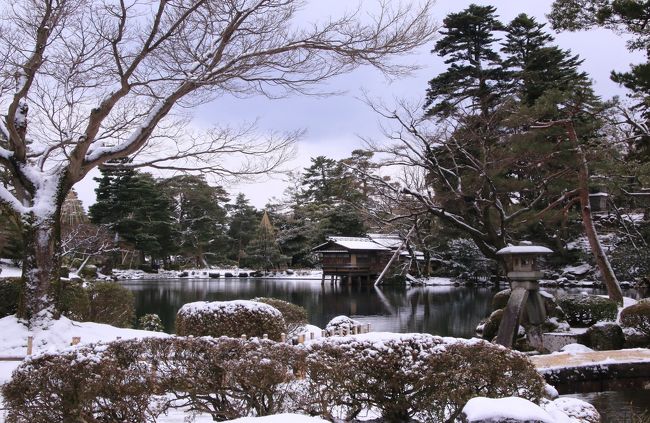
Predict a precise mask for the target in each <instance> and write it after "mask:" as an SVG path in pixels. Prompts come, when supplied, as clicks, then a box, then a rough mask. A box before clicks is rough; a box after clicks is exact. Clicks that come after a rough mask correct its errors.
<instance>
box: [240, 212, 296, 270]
mask: <svg viewBox="0 0 650 423" xmlns="http://www.w3.org/2000/svg"><path fill="white" fill-rule="evenodd" d="M246 253H247V254H246V260H245V262H244V265H245V266H250V267H253V268H256V269H264V270H266V271H270V270H271V269H277V268H278V267H280V266H281V265H282V264H283V263H286V262H287V257H285V256H283V255H282V253H281V252H280V248H279V247H278V243H277V239H276V235H275V229H274V228H273V225H272V224H271V219H270V218H269V215H268V213H267V212H266V210H265V211H264V213H263V214H262V219H261V220H260V223H259V226H258V228H257V233H256V235H255V238H254V239H253V240H252V241H251V243H250V244H249V245H248V247H247V249H246Z"/></svg>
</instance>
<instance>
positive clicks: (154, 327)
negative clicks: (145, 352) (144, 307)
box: [138, 313, 165, 332]
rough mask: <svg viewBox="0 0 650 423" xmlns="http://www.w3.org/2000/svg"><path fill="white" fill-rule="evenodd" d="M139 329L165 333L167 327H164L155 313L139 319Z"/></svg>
mask: <svg viewBox="0 0 650 423" xmlns="http://www.w3.org/2000/svg"><path fill="white" fill-rule="evenodd" d="M138 327H139V328H140V329H142V330H149V331H153V332H164V331H165V327H164V326H163V323H162V320H160V316H158V315H157V314H155V313H151V314H145V315H144V316H141V317H140V318H139V319H138Z"/></svg>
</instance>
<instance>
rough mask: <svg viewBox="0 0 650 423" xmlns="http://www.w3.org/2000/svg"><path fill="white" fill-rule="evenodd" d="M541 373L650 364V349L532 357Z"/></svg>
mask: <svg viewBox="0 0 650 423" xmlns="http://www.w3.org/2000/svg"><path fill="white" fill-rule="evenodd" d="M530 359H531V361H532V362H533V364H535V367H537V369H538V370H539V371H545V370H552V369H557V368H567V367H584V366H592V365H597V364H611V363H640V362H650V349H647V348H635V349H629V350H616V351H591V352H579V353H555V354H549V355H537V356H533V357H530Z"/></svg>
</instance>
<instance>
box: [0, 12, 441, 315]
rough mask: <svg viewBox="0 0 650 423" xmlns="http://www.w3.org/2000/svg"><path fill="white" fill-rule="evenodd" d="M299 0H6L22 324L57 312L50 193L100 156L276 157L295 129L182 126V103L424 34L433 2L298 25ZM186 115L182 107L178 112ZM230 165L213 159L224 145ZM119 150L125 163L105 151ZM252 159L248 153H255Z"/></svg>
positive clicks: (377, 51)
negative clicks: (262, 131) (259, 132)
mask: <svg viewBox="0 0 650 423" xmlns="http://www.w3.org/2000/svg"><path fill="white" fill-rule="evenodd" d="M303 6H304V4H303V2H300V1H298V0H219V1H217V0H159V1H151V0H110V1H105V2H96V1H92V0H17V1H15V2H7V3H5V4H3V6H2V7H1V8H2V10H1V11H0V16H2V20H1V21H0V69H2V72H0V108H2V110H3V116H2V122H1V124H0V163H1V164H2V168H3V170H4V172H6V173H7V174H8V175H9V178H8V180H9V183H8V184H5V185H3V186H0V202H1V204H2V206H3V207H4V208H5V209H8V210H11V211H13V212H14V213H16V214H18V215H20V217H21V223H22V236H23V239H24V243H25V257H24V260H23V278H24V282H25V288H24V300H23V304H22V307H21V309H20V311H19V317H21V318H24V319H26V320H28V321H29V322H30V323H31V324H33V323H34V322H36V321H38V319H39V316H40V317H43V318H45V319H48V318H50V317H51V316H54V317H56V310H55V309H54V304H53V301H52V297H51V295H50V285H51V284H52V282H54V281H56V280H57V279H58V277H59V267H60V213H61V205H62V203H63V201H64V199H65V197H66V194H67V193H68V192H69V191H70V189H71V188H72V187H73V186H74V185H75V184H76V183H77V182H79V181H80V180H82V179H83V178H84V177H85V176H86V175H87V174H88V172H89V171H90V170H91V169H93V168H96V167H97V166H99V165H110V164H111V163H116V162H117V163H121V166H131V167H138V166H140V167H144V166H147V167H150V168H154V169H172V170H177V171H184V170H185V171H188V170H189V171H192V172H193V173H195V174H197V173H203V174H213V175H217V176H228V175H230V176H235V177H242V176H246V175H251V174H260V173H265V172H269V171H272V170H275V169H277V167H278V166H279V165H280V164H281V163H283V161H284V160H285V159H287V157H288V156H290V153H291V147H292V144H293V142H294V140H295V139H296V136H297V135H299V134H298V133H290V134H284V135H282V134H281V135H278V134H276V135H273V136H270V137H260V136H256V134H255V132H254V128H251V127H244V128H243V129H234V128H220V129H213V130H210V131H207V132H206V133H205V134H196V133H191V132H190V131H189V130H185V129H184V127H183V126H181V125H179V123H178V122H179V120H182V119H183V118H184V119H185V120H187V116H186V114H187V109H189V108H192V107H195V106H197V105H199V104H202V103H206V102H209V101H213V100H216V99H218V98H222V97H224V96H225V95H227V94H228V95H235V96H250V95H264V96H267V97H271V98H274V97H281V96H284V95H288V94H291V93H299V94H304V93H308V92H313V90H314V87H315V86H316V85H318V84H319V83H320V82H322V81H323V80H326V79H328V78H331V77H333V76H336V75H340V74H342V73H346V72H349V71H351V70H353V69H355V68H356V67H358V66H360V65H371V66H373V67H375V68H377V69H379V70H380V71H382V72H385V73H387V74H392V75H400V74H403V73H404V72H407V71H409V70H410V69H409V68H408V67H404V66H398V65H394V64H392V63H391V62H389V61H388V60H387V58H389V57H391V56H394V55H399V54H403V53H406V52H408V51H409V50H411V49H413V48H414V47H417V46H420V45H422V44H424V43H426V42H428V41H430V40H431V39H432V38H433V36H434V35H435V31H436V27H435V25H433V24H432V21H431V18H430V13H429V12H430V9H431V7H432V3H431V2H430V1H427V0H424V2H423V3H422V4H419V5H416V4H413V3H412V2H404V4H395V3H393V2H390V5H389V2H387V1H380V2H379V7H377V8H376V9H375V12H376V13H374V14H372V15H371V14H365V13H362V11H361V10H355V11H352V12H351V13H348V14H345V15H343V16H341V17H338V18H333V17H332V18H327V19H324V20H323V21H322V22H320V23H318V22H312V23H305V22H304V19H303V21H301V20H300V19H299V15H300V12H301V11H302V10H301V8H302V7H303ZM183 112H184V113H185V115H182V113H183ZM230 153H234V154H237V155H238V156H239V157H240V160H238V161H237V162H240V163H242V167H241V168H237V169H229V168H224V167H223V165H222V164H223V163H224V162H225V161H224V160H223V158H222V157H220V156H222V155H223V154H230ZM127 156H128V157H129V158H130V160H129V161H127V162H124V161H118V160H116V159H119V158H123V157H127ZM262 158H263V160H256V159H262Z"/></svg>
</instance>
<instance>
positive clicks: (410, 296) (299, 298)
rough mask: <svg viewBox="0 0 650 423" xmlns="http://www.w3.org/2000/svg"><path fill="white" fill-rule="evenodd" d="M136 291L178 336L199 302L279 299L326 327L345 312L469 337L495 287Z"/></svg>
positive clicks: (196, 285)
mask: <svg viewBox="0 0 650 423" xmlns="http://www.w3.org/2000/svg"><path fill="white" fill-rule="evenodd" d="M122 284H123V285H124V286H126V287H127V288H129V289H130V290H132V291H133V294H134V295H135V301H136V313H137V315H138V316H141V315H143V314H146V313H156V314H158V315H159V316H160V318H161V319H162V321H163V324H164V325H165V328H166V330H167V332H170V333H173V332H174V320H175V318H176V312H177V311H178V309H179V308H180V307H181V306H182V305H183V304H185V303H190V302H193V301H227V300H238V299H244V300H247V299H252V298H255V297H273V298H279V299H281V300H285V301H289V302H292V303H294V304H298V305H300V306H302V307H304V308H305V309H307V313H308V315H309V322H310V323H311V324H313V325H316V326H319V327H321V328H322V327H324V326H325V325H326V324H327V322H329V321H330V320H331V319H332V318H333V317H335V316H339V315H341V314H344V315H346V316H351V317H353V318H355V319H356V320H359V321H361V322H363V323H370V324H371V327H372V330H373V331H389V332H423V333H431V334H434V335H442V336H457V337H463V338H469V337H471V336H473V335H474V329H475V328H476V324H477V323H478V322H479V321H480V320H481V319H482V318H484V317H485V316H487V315H488V314H489V312H490V302H491V301H492V297H493V296H494V294H495V293H496V292H497V291H498V290H496V289H494V288H467V287H453V286H451V287H447V286H445V287H419V288H408V289H407V288H405V287H397V286H382V287H381V288H379V289H376V288H374V287H372V286H370V287H369V286H358V285H355V286H339V285H336V286H331V285H330V284H329V283H326V284H325V285H324V286H321V284H320V281H318V280H277V279H276V280H262V279H253V278H251V279H238V278H232V279H230V278H229V279H223V278H222V279H212V280H210V279H161V280H146V281H140V280H139V281H124V282H122Z"/></svg>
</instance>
